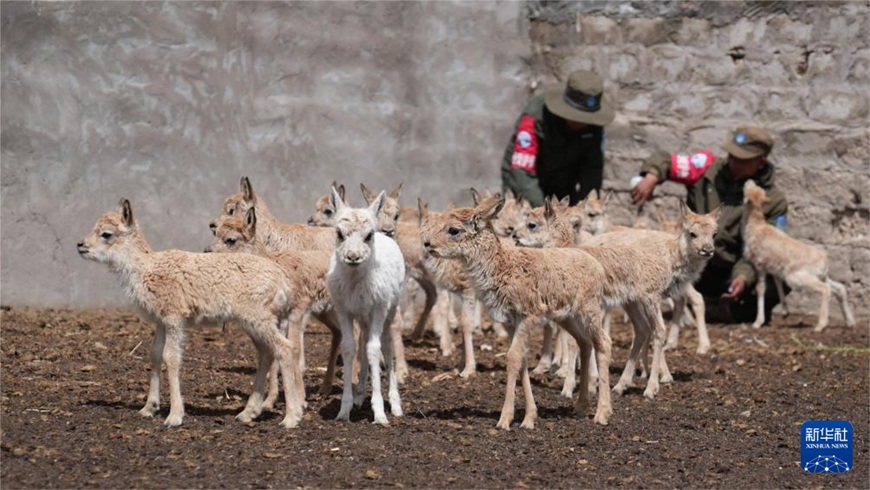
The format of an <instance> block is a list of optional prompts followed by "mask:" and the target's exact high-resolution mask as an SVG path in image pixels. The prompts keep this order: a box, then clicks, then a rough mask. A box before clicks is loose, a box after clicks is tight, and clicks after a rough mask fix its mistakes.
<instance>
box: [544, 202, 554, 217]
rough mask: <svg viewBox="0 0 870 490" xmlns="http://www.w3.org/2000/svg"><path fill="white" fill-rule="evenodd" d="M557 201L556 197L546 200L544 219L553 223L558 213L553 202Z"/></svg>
mask: <svg viewBox="0 0 870 490" xmlns="http://www.w3.org/2000/svg"><path fill="white" fill-rule="evenodd" d="M555 200H556V198H555V197H552V198H550V199H544V218H546V219H547V221H553V218H555V217H556V211H555V210H554V209H553V201H555Z"/></svg>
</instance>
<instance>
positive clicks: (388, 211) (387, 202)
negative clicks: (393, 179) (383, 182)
mask: <svg viewBox="0 0 870 490" xmlns="http://www.w3.org/2000/svg"><path fill="white" fill-rule="evenodd" d="M359 186H360V189H362V193H363V197H364V198H365V200H366V204H369V205H371V204H372V203H373V202H374V201H375V199H377V197H378V195H377V194H375V193H374V192H372V191H370V190H369V188H368V187H366V186H365V184H360V185H359ZM401 194H402V183H401V182H400V183H399V185H397V186H396V187H393V188H392V190H390V193H389V194H387V195H386V197H385V199H384V205H383V207H382V208H381V211H380V213H379V214H378V231H380V232H381V233H383V234H384V235H387V236H388V237H390V238H395V237H396V223H398V222H399V214H400V206H399V196H400V195H401Z"/></svg>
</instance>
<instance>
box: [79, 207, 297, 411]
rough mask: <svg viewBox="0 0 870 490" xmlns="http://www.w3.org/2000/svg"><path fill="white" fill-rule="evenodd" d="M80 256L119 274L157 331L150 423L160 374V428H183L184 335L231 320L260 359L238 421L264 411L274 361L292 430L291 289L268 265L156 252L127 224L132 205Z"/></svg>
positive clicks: (111, 216) (113, 215) (114, 215)
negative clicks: (286, 328)
mask: <svg viewBox="0 0 870 490" xmlns="http://www.w3.org/2000/svg"><path fill="white" fill-rule="evenodd" d="M78 252H79V255H81V256H82V257H83V258H85V259H88V260H94V261H97V262H102V263H105V264H107V265H108V266H109V268H110V269H111V270H112V271H114V272H117V273H118V275H119V276H120V279H121V284H122V285H123V287H124V290H125V292H126V293H127V296H128V297H129V298H131V299H132V300H133V303H134V304H135V306H136V307H137V308H138V310H139V311H140V313H141V314H142V315H143V316H144V317H145V318H146V319H149V320H151V321H153V322H154V323H155V324H156V326H157V330H156V332H155V335H154V344H153V345H152V347H151V386H150V388H149V390H148V399H147V401H146V402H145V407H143V408H142V410H140V411H139V413H140V414H142V415H144V416H146V417H153V416H154V414H155V412H157V410H158V409H159V408H160V370H161V368H162V366H163V364H164V363H165V364H166V368H167V375H168V377H169V404H170V409H169V416H168V417H166V421H165V422H164V423H165V425H167V426H170V427H174V426H178V425H181V422H182V419H183V418H184V403H183V401H182V398H181V381H180V373H181V358H182V348H183V346H182V342H183V339H184V330H185V328H186V326H187V324H189V323H197V322H200V321H235V322H236V323H238V324H239V325H240V326H241V327H242V328H243V329H244V330H245V332H246V333H247V334H248V335H249V336H250V337H251V340H253V341H254V345H255V346H256V347H257V353H258V354H259V364H258V367H257V374H256V377H255V378H254V387H253V391H252V392H251V396H250V398H248V403H247V405H246V406H245V409H244V410H243V411H242V412H241V413H239V415H238V416H237V417H236V418H238V419H239V420H241V421H243V422H249V421H251V420H253V419H254V418H256V417H257V416H259V415H260V413H261V412H262V410H263V401H264V391H265V385H266V375H267V373H268V371H269V367H270V365H271V364H272V360H273V358H275V359H277V361H278V363H279V364H280V365H281V370H282V372H283V373H284V396H285V403H286V414H285V417H284V420H283V421H282V422H281V425H283V426H284V427H287V428H290V427H295V426H296V425H297V424H298V423H299V420H300V418H301V417H302V404H301V401H300V400H299V399H298V397H297V396H296V393H297V392H296V390H294V389H291V386H292V385H291V382H292V381H293V376H294V373H295V370H294V369H293V357H292V346H291V344H290V342H289V341H288V340H287V339H286V338H284V337H283V336H282V335H281V334H280V333H279V332H278V322H279V319H280V318H281V317H282V316H283V315H285V314H286V313H285V312H286V310H287V302H288V294H289V289H290V288H289V285H288V283H287V280H286V278H285V277H284V273H283V272H282V271H281V269H280V268H279V267H278V266H277V265H276V264H275V263H274V262H272V261H271V260H268V259H264V258H262V257H256V256H253V255H233V256H227V255H217V254H208V253H190V252H183V251H180V250H167V251H163V252H154V251H152V250H151V247H150V246H149V245H148V242H147V241H146V240H145V236H144V235H143V234H142V232H141V231H140V229H139V226H138V224H137V223H136V221H135V220H134V219H133V210H132V208H131V206H130V201H128V200H127V199H121V201H120V203H119V205H118V210H117V211H115V212H110V213H106V214H104V215H103V216H102V217H101V218H100V219H99V220H98V221H97V224H96V225H95V226H94V230H93V231H92V232H91V234H90V235H88V236H87V237H85V238H84V239H82V241H80V242H79V243H78Z"/></svg>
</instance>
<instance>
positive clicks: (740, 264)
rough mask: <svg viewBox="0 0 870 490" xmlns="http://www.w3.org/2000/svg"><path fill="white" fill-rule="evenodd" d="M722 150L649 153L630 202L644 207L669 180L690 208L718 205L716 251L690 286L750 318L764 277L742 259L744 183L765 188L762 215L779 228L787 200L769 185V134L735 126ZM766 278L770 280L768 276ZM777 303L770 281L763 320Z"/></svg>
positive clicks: (736, 315)
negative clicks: (723, 153)
mask: <svg viewBox="0 0 870 490" xmlns="http://www.w3.org/2000/svg"><path fill="white" fill-rule="evenodd" d="M722 149H723V150H725V151H726V152H728V157H727V158H717V157H715V156H714V155H713V154H712V153H711V152H710V151H708V150H701V151H698V152H696V153H694V154H690V155H669V154H667V153H665V152H662V151H657V152H655V153H653V154H652V155H651V156H650V157H649V158H647V159H646V160H645V161H644V163H643V165H642V167H641V172H640V174H641V175H642V176H643V180H641V181H640V182H639V183H638V184H637V185H635V186H634V187H633V188H632V190H631V197H632V201H633V202H634V203H635V204H637V205H638V206H643V204H644V203H646V201H648V200H649V198H650V197H651V196H652V194H653V189H654V188H655V186H656V184H658V183H660V182H664V181H665V180H671V181H673V182H679V183H681V184H685V186H686V189H687V191H688V194H687V196H686V203H687V204H688V206H689V208H690V209H691V210H692V211H694V212H696V213H709V212H710V211H712V210H713V209H714V208H716V207H717V206H721V209H720V211H719V232H718V234H717V236H716V238H715V247H716V251H715V254H714V255H713V258H711V259H710V262H709V263H708V264H707V267H706V268H705V269H704V272H703V274H702V275H701V278H700V279H699V281H698V282H697V283H696V284H695V288H696V289H697V290H698V291H699V292H700V293H701V294H703V295H704V296H705V298H711V297H718V298H720V299H723V300H728V301H729V303H728V310H729V313H730V317H731V318H730V320H731V321H734V322H751V321H753V320H754V319H755V317H756V312H757V308H758V305H757V301H756V299H755V287H754V286H755V283H756V281H758V280H765V278H759V277H757V273H756V271H755V268H754V267H753V266H752V264H751V263H750V262H749V261H748V260H746V259H744V258H743V184H744V183H745V182H746V181H747V180H748V179H752V180H754V181H755V183H756V184H758V185H759V186H761V187H762V188H764V190H765V191H766V192H767V196H768V198H769V202H767V203H766V204H765V205H764V208H763V210H762V211H763V212H764V216H765V217H766V218H767V220H768V222H770V223H771V224H772V225H774V226H776V227H777V228H780V229H783V230H784V229H785V225H786V212H787V211H788V202H787V201H786V198H785V195H784V194H783V193H782V192H781V191H780V190H779V189H778V188H777V187H776V185H775V184H774V165H773V164H772V163H771V162H770V161H769V160H768V156H769V155H770V151H771V150H772V149H773V137H772V136H771V135H770V133H768V132H767V131H765V130H763V129H761V128H757V127H753V126H740V127H738V128H737V130H736V131H734V132H733V133H732V134H731V136H730V138H729V139H728V141H726V142H725V143H724V144H723V145H722ZM766 280H768V281H772V279H771V278H769V277H768V278H766ZM779 301H780V298H779V295H778V294H777V292H776V288H775V287H773V284H772V283H771V284H769V285H768V288H767V293H766V294H765V302H764V304H765V309H766V310H767V311H765V319H766V320H765V321H769V320H770V310H772V309H773V307H774V306H775V305H776V304H778V303H779ZM714 310H715V309H714ZM714 320H715V319H714Z"/></svg>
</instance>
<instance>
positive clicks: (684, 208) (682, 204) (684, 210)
mask: <svg viewBox="0 0 870 490" xmlns="http://www.w3.org/2000/svg"><path fill="white" fill-rule="evenodd" d="M690 212H691V211H690V210H689V206H686V201H683V200H682V199H681V200H680V217H681V218H685V217H686V215H687V214H689V213H690Z"/></svg>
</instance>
